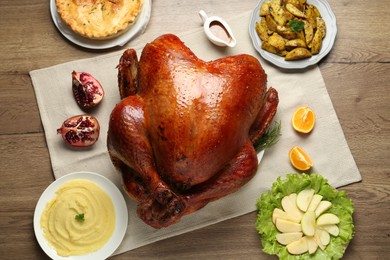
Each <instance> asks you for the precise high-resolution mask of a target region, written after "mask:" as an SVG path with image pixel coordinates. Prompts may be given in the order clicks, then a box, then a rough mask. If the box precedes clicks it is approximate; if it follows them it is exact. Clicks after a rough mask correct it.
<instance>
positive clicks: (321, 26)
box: [317, 17, 326, 38]
mask: <svg viewBox="0 0 390 260" xmlns="http://www.w3.org/2000/svg"><path fill="white" fill-rule="evenodd" d="M317 30H320V31H321V33H322V38H324V37H325V36H326V24H325V21H324V19H322V18H321V17H317Z"/></svg>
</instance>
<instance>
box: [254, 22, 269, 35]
mask: <svg viewBox="0 0 390 260" xmlns="http://www.w3.org/2000/svg"><path fill="white" fill-rule="evenodd" d="M256 32H257V34H258V35H259V37H260V39H261V40H262V41H268V38H269V35H268V27H267V22H266V21H265V17H262V18H261V20H260V23H256Z"/></svg>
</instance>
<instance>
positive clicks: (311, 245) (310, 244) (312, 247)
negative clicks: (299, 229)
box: [306, 237, 318, 254]
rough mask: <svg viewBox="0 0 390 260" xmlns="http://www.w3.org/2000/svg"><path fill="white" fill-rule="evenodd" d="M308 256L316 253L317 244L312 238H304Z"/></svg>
mask: <svg viewBox="0 0 390 260" xmlns="http://www.w3.org/2000/svg"><path fill="white" fill-rule="evenodd" d="M306 238H307V245H308V251H309V254H314V253H315V252H316V251H317V248H318V244H317V242H316V241H315V240H314V237H306Z"/></svg>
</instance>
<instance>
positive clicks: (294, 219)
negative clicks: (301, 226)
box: [272, 208, 301, 224]
mask: <svg viewBox="0 0 390 260" xmlns="http://www.w3.org/2000/svg"><path fill="white" fill-rule="evenodd" d="M277 218H282V219H285V220H289V221H292V222H295V223H299V222H301V219H300V218H298V217H294V216H291V215H289V214H287V213H286V212H284V211H283V210H281V209H278V208H275V209H274V211H273V213H272V222H273V223H274V224H275V223H276V219H277Z"/></svg>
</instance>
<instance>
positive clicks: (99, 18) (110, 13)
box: [56, 0, 143, 39]
mask: <svg viewBox="0 0 390 260" xmlns="http://www.w3.org/2000/svg"><path fill="white" fill-rule="evenodd" d="M142 4H143V0H56V6H57V10H58V14H59V15H60V17H61V19H62V20H63V21H64V22H65V23H66V24H67V25H69V26H70V28H71V29H72V30H73V31H74V32H76V33H78V34H80V35H82V36H85V37H88V38H92V39H107V38H113V37H115V36H118V35H119V34H121V33H123V32H124V31H126V29H128V28H129V27H130V26H131V25H132V24H133V23H134V22H135V20H136V18H137V16H138V15H139V13H140V12H141V8H142Z"/></svg>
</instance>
